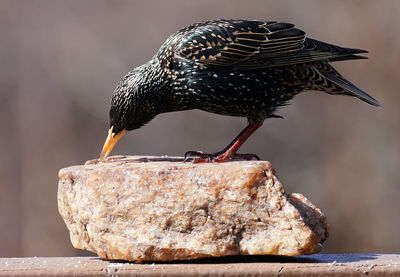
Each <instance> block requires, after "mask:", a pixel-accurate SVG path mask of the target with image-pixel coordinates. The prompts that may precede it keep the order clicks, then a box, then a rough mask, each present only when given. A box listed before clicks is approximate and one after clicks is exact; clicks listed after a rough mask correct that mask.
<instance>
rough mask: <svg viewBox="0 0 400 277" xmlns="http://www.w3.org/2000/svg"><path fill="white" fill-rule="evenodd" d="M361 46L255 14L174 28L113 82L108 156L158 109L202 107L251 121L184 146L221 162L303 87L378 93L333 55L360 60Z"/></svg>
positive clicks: (200, 157) (201, 158)
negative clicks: (209, 149)
mask: <svg viewBox="0 0 400 277" xmlns="http://www.w3.org/2000/svg"><path fill="white" fill-rule="evenodd" d="M361 53H367V51H365V50H361V49H353V48H343V47H339V46H336V45H332V44H328V43H325V42H321V41H318V40H315V39H311V38H308V37H306V33H305V32H304V31H302V30H300V29H297V28H295V26H294V25H293V24H290V23H283V22H276V21H259V20H212V21H205V22H201V23H196V24H193V25H190V26H187V27H185V28H183V29H182V30H180V31H178V32H176V33H175V34H173V35H171V36H170V37H169V38H168V39H167V40H166V41H165V42H164V44H163V45H162V46H161V48H160V49H159V50H158V52H157V53H156V55H155V56H154V57H153V58H152V59H151V60H150V61H149V62H147V63H145V64H143V65H141V66H139V67H136V68H135V69H133V70H132V71H130V72H129V73H128V74H127V75H126V76H125V77H123V79H122V80H121V81H120V83H119V85H118V86H117V88H116V89H115V91H114V93H113V96H112V100H111V108H110V129H109V133H108V137H107V140H106V142H105V144H104V147H103V150H102V152H101V159H105V158H106V157H107V156H108V155H109V153H110V152H111V150H112V148H113V147H114V145H115V144H116V142H117V141H118V140H119V139H120V138H121V137H122V135H123V134H125V133H126V132H127V131H130V130H134V129H138V128H140V127H141V126H143V125H144V124H146V123H148V122H149V121H151V120H152V119H153V118H154V117H155V116H156V115H158V114H160V113H166V112H174V111H184V110H191V109H199V110H203V111H207V112H211V113H216V114H221V115H229V116H241V117H247V119H248V125H247V127H246V128H244V129H243V131H242V132H241V133H240V134H239V135H238V136H237V137H236V138H235V139H234V140H233V141H232V142H231V143H230V144H229V145H228V146H227V147H225V148H224V149H223V150H222V151H220V152H217V153H214V154H206V153H203V152H195V151H189V152H187V153H186V155H185V157H187V158H188V159H189V160H191V161H193V162H211V161H213V162H225V161H227V160H229V159H232V158H237V157H239V158H247V159H251V158H253V157H254V156H255V155H251V154H237V153H236V152H237V150H238V149H239V147H240V146H241V145H242V144H243V143H244V142H245V141H246V139H247V138H248V137H249V136H250V135H251V134H252V133H253V132H254V131H255V130H257V129H258V128H259V127H260V126H261V125H262V124H263V121H264V120H265V119H266V118H270V117H280V116H278V115H276V114H275V111H276V109H277V108H278V107H280V106H284V105H286V104H288V101H289V100H290V99H292V98H293V97H294V96H295V95H296V94H298V93H300V92H302V91H309V90H318V91H323V92H326V93H329V94H334V95H350V96H354V97H357V98H359V99H361V100H362V101H364V102H366V103H368V104H371V105H374V106H379V103H378V101H377V100H375V99H374V98H373V97H371V96H370V95H368V94H367V93H365V92H364V91H362V90H361V89H359V88H357V87H356V86H355V85H353V84H352V83H350V82H349V81H347V80H346V79H344V78H343V77H342V76H341V75H340V74H339V73H338V72H337V71H336V70H335V69H334V68H333V67H332V65H331V63H332V62H336V61H344V60H353V59H365V58H366V57H365V56H360V55H359V54H361Z"/></svg>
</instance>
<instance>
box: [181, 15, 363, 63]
mask: <svg viewBox="0 0 400 277" xmlns="http://www.w3.org/2000/svg"><path fill="white" fill-rule="evenodd" d="M176 41H177V43H176V44H175V46H174V53H175V57H177V58H180V59H188V60H194V61H196V62H197V63H200V64H202V65H203V66H205V67H213V66H215V67H228V66H235V67H238V68H242V69H255V68H266V67H274V66H285V65H290V64H298V63H308V62H314V61H319V60H330V61H338V60H346V59H356V58H364V57H362V56H357V55H355V54H359V53H365V52H366V51H364V50H360V49H351V48H342V47H339V46H335V45H332V44H328V43H324V42H321V41H317V40H314V39H310V38H306V33H305V32H304V31H302V30H300V29H297V28H295V26H294V25H293V24H291V23H283V22H275V21H244V20H218V21H206V22H202V23H197V24H194V25H191V26H188V27H186V28H185V29H183V30H181V31H180V33H179V36H178V37H177V39H176Z"/></svg>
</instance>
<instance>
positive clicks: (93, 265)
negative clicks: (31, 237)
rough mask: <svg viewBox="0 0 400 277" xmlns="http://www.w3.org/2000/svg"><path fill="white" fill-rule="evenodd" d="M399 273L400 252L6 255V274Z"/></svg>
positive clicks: (2, 266) (1, 262)
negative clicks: (154, 259)
mask: <svg viewBox="0 0 400 277" xmlns="http://www.w3.org/2000/svg"><path fill="white" fill-rule="evenodd" d="M161 274H162V275H163V276H400V254H316V255H310V256H299V257H278V256H235V257H224V258H211V259H203V260H194V261H185V262H163V263H161V262H159V263H145V264H135V263H127V262H119V261H106V260H101V259H99V258H96V257H66V258H65V257H58V258H36V257H35V258H1V259H0V275H1V276H21V275H22V276H37V275H40V276H132V275H134V276H159V275H161Z"/></svg>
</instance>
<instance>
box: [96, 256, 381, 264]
mask: <svg viewBox="0 0 400 277" xmlns="http://www.w3.org/2000/svg"><path fill="white" fill-rule="evenodd" d="M378 256H379V255H378V254H314V255H309V256H305V255H304V256H297V257H288V256H274V255H251V256H247V255H243V256H240V255H239V256H225V257H213V258H202V259H196V260H179V261H144V262H140V263H141V264H235V263H304V264H307V263H333V262H335V263H351V262H359V261H365V260H374V259H376V258H377V257H378ZM97 259H99V260H102V261H107V262H110V263H136V262H132V261H124V260H106V259H100V258H97Z"/></svg>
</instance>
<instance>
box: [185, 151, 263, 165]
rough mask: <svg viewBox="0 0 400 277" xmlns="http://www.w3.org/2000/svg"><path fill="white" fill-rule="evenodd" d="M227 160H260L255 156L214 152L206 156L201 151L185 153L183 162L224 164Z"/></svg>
mask: <svg viewBox="0 0 400 277" xmlns="http://www.w3.org/2000/svg"><path fill="white" fill-rule="evenodd" d="M229 160H245V161H251V160H258V161H259V160H260V157H258V156H257V155H256V154H249V153H247V154H239V153H235V154H233V155H228V154H227V153H226V152H222V151H220V152H216V153H213V154H208V153H205V152H203V151H188V152H186V153H185V159H184V162H192V163H211V162H213V163H224V162H227V161H229Z"/></svg>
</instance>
